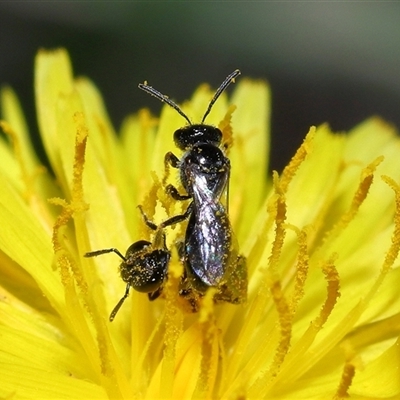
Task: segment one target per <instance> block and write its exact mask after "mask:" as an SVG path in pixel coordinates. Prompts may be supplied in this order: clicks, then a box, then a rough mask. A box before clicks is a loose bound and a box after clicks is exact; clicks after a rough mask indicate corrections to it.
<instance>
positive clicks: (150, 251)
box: [84, 229, 171, 322]
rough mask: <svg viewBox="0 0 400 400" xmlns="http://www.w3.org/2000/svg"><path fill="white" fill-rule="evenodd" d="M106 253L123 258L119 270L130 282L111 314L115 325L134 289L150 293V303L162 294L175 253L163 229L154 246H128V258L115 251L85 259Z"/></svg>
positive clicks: (144, 243)
mask: <svg viewBox="0 0 400 400" xmlns="http://www.w3.org/2000/svg"><path fill="white" fill-rule="evenodd" d="M106 253H115V254H117V255H118V256H119V257H120V258H122V260H123V261H122V262H121V264H120V267H119V268H120V274H121V278H122V280H123V281H124V282H126V290H125V294H124V295H123V297H122V298H121V299H120V301H119V302H118V303H117V305H116V306H115V307H114V309H113V310H112V312H111V314H110V322H111V321H113V320H114V318H115V316H116V314H117V312H118V311H119V309H120V308H121V306H122V304H123V303H124V301H125V300H126V299H127V298H128V296H129V289H130V288H131V287H132V288H133V289H135V290H137V291H138V292H143V293H148V297H149V299H150V300H154V299H156V298H157V297H158V296H159V295H160V294H161V292H162V289H163V283H164V282H165V280H166V279H167V272H168V263H169V259H170V257H171V253H170V252H169V250H168V249H167V246H166V243H165V234H164V232H163V231H162V230H161V229H159V230H157V231H156V233H155V236H154V240H153V243H151V242H148V241H146V240H139V241H137V242H135V243H133V244H131V245H130V246H129V247H128V250H127V251H126V254H125V256H123V255H122V254H121V253H120V251H119V250H117V249H115V248H111V249H102V250H96V251H90V252H88V253H86V254H85V255H84V256H85V257H96V256H100V255H102V254H106Z"/></svg>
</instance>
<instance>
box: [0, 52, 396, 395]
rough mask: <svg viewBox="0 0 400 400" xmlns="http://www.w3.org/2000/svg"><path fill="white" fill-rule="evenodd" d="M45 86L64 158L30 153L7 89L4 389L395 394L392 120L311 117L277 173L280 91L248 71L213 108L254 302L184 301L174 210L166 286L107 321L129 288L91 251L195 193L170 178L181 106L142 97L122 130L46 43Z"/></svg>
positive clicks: (1, 195) (195, 105) (196, 100)
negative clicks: (182, 190) (342, 126)
mask: <svg viewBox="0 0 400 400" xmlns="http://www.w3.org/2000/svg"><path fill="white" fill-rule="evenodd" d="M35 92H36V105H37V116H38V124H39V129H40V134H41V138H42V141H43V144H44V147H45V150H46V154H47V157H48V160H49V163H50V165H51V168H52V171H49V170H46V169H45V168H44V167H43V166H42V165H41V163H40V161H39V160H38V157H37V156H36V154H35V151H34V149H33V147H32V144H31V143H30V140H29V134H28V131H27V128H26V125H25V123H24V119H23V116H22V113H21V111H20V107H19V104H18V101H17V99H16V96H15V95H14V94H13V92H12V91H11V90H10V89H7V88H6V89H4V90H3V91H2V110H3V114H2V118H3V122H1V127H2V130H3V131H4V132H5V134H6V135H5V136H4V137H1V138H0V139H1V140H0V180H1V184H0V186H1V190H0V221H1V230H0V250H1V251H0V257H1V258H0V397H1V398H10V399H11V398H12V399H19V398H21V399H22V398H38V399H53V398H59V399H61V398H70V399H78V398H83V399H97V398H126V399H128V398H138V399H141V398H146V399H154V398H161V397H162V398H174V399H177V398H193V397H195V398H223V399H244V398H249V399H250V398H254V399H256V398H257V399H258V398H268V399H272V398H273V399H299V398H307V399H326V398H334V399H340V398H344V397H346V396H348V395H350V396H351V397H352V398H363V399H364V398H392V399H394V398H399V396H400V379H399V370H400V339H399V335H400V296H399V295H398V285H399V282H400V268H399V263H398V261H396V259H397V255H398V252H399V245H400V186H399V181H400V157H399V154H400V140H399V137H398V136H397V135H396V133H395V132H394V130H393V128H391V127H390V126H388V125H387V124H385V123H384V122H382V121H381V120H379V119H378V118H372V119H370V120H367V121H366V122H364V123H362V124H361V125H359V126H357V127H356V128H354V129H353V130H352V131H351V132H349V134H347V135H346V134H333V133H332V132H331V131H330V130H329V128H328V126H326V125H323V126H321V127H318V128H311V129H310V132H309V133H308V134H307V136H306V138H305V140H304V143H303V144H302V146H301V147H300V148H299V150H298V151H297V153H296V154H295V156H294V157H293V158H292V160H291V162H290V163H289V165H288V166H287V167H286V168H285V169H284V171H283V172H282V173H281V174H280V175H278V174H277V173H274V174H273V177H272V179H265V178H264V176H265V171H266V167H267V153H268V152H267V146H268V144H267V130H268V128H267V121H268V109H269V94H268V89H267V87H266V84H265V83H264V82H255V81H250V80H246V79H245V78H241V79H240V80H239V82H238V83H237V84H236V85H235V88H234V90H233V95H232V97H231V98H230V99H229V101H228V98H227V96H226V95H223V96H222V97H221V98H220V99H219V100H218V102H217V103H216V104H215V106H214V108H213V110H212V112H211V114H210V115H209V117H208V118H207V122H208V123H211V124H215V125H219V126H220V127H221V129H222V131H223V133H224V141H225V142H226V144H227V146H228V151H229V158H230V160H231V165H232V172H231V179H230V182H231V183H230V188H229V197H230V202H229V214H230V219H231V223H232V225H233V227H234V231H235V234H236V236H237V237H238V240H239V243H240V251H241V254H243V255H244V256H245V257H246V258H247V268H248V278H249V283H248V296H247V297H248V299H247V302H246V303H245V304H241V305H233V304H227V303H224V304H218V305H214V304H213V302H212V298H211V295H212V293H211V292H210V294H207V295H206V296H205V297H204V301H203V304H202V306H201V309H200V311H199V312H198V313H195V314H191V313H187V312H186V311H185V307H184V304H183V302H182V301H180V300H179V295H178V284H179V277H180V274H181V273H182V266H181V264H180V262H179V257H178V255H177V251H176V249H175V242H176V240H178V239H179V238H182V237H183V235H184V231H183V228H182V226H184V224H178V225H177V226H176V227H175V228H173V227H168V228H166V229H165V232H166V236H167V241H168V248H169V249H170V250H171V252H172V260H171V263H170V266H169V276H168V281H167V284H166V288H165V296H164V298H161V299H157V300H155V301H153V302H149V301H148V299H147V296H146V295H145V294H143V293H138V292H136V291H134V290H131V293H130V296H129V298H128V299H127V300H126V302H125V304H124V305H123V307H122V308H121V309H120V311H119V313H118V315H117V316H116V318H115V320H114V321H113V322H112V323H110V322H109V320H108V316H109V313H110V311H111V310H112V308H113V307H114V306H115V304H116V303H117V302H118V300H119V299H120V298H121V297H122V295H123V294H124V291H125V286H126V285H125V283H124V282H123V281H122V280H121V278H120V276H119V273H118V264H119V262H120V261H119V260H118V257H117V256H116V255H115V254H109V255H104V256H102V257H98V258H84V257H83V255H84V254H85V253H86V252H88V251H92V250H97V249H103V248H109V247H115V248H118V249H120V250H121V251H122V252H125V249H127V248H128V246H129V245H130V244H131V243H132V242H134V241H136V240H140V239H145V240H150V241H151V240H152V238H153V237H154V234H153V232H152V231H150V229H149V228H148V227H146V225H145V224H144V223H143V220H142V218H141V216H140V213H139V212H138V210H137V208H136V207H137V205H139V204H143V206H144V209H145V211H146V213H148V215H149V216H150V218H151V219H152V220H154V221H156V222H157V223H158V222H161V221H163V220H164V219H165V218H166V217H168V216H171V215H176V214H177V213H180V212H182V207H183V206H184V205H185V204H187V203H185V202H177V201H172V200H171V199H170V197H169V196H167V195H166V193H165V190H164V187H163V185H162V184H161V183H160V182H162V179H163V177H164V173H165V171H164V168H165V167H164V155H165V154H166V153H167V152H168V151H173V152H176V153H177V150H176V147H175V145H174V143H173V132H174V131H175V130H176V129H177V128H179V127H181V126H182V125H184V121H183V119H182V117H181V116H180V115H179V114H178V113H176V111H174V110H173V109H171V108H169V107H167V106H166V107H164V108H163V110H162V113H161V116H160V118H159V120H158V119H156V118H154V117H152V116H151V115H150V114H149V112H148V111H146V110H142V111H140V112H139V113H138V114H136V115H133V116H130V117H128V118H127V119H126V121H125V123H124V125H123V127H122V129H121V132H120V135H117V134H116V133H115V131H114V129H113V127H112V126H111V124H110V122H109V120H108V118H107V114H106V111H105V108H104V105H103V103H102V100H101V97H100V95H99V93H98V91H97V89H96V88H95V87H94V86H93V84H92V83H91V82H90V81H88V80H87V79H84V78H80V79H76V80H74V78H73V76H72V71H71V66H70V62H69V59H68V55H67V54H66V52H65V51H63V50H58V51H54V52H46V51H41V52H40V53H39V55H38V57H37V59H36V66H35ZM211 96H212V91H210V89H209V88H208V87H207V86H202V87H200V88H199V89H198V90H197V91H196V93H195V94H194V96H193V98H192V100H191V101H190V102H188V103H187V104H185V105H184V106H183V109H184V111H185V112H186V113H187V115H189V116H190V118H191V120H194V121H198V120H200V119H201V117H202V114H203V113H204V110H205V109H206V107H207V104H208V102H209V100H210V97H211ZM149 101H150V100H149ZM232 105H235V106H236V109H234V107H232ZM177 155H178V154H177ZM171 175H173V174H171ZM170 179H171V182H174V183H175V184H176V183H177V179H176V176H172V177H170ZM174 179H175V180H174ZM182 203H184V204H182Z"/></svg>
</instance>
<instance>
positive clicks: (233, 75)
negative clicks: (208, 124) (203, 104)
mask: <svg viewBox="0 0 400 400" xmlns="http://www.w3.org/2000/svg"><path fill="white" fill-rule="evenodd" d="M240 74H241V72H240V71H239V70H238V69H235V71H233V72H232V73H231V74H230V75H228V76H227V77H226V78H225V80H224V81H223V82H222V83H221V86H220V87H219V88H218V90H217V91H216V92H215V94H214V97H213V98H212V100H211V101H210V104H209V105H208V108H207V111H206V112H205V114H204V117H203V119H202V120H201V123H202V124H203V123H204V121H205V119H206V118H207V116H208V114H210V111H211V108H212V106H213V105H214V103H215V102H216V101H217V99H218V97H219V96H220V95H221V93H222V92H223V91H224V90H225V89H226V88H227V87H228V86H229V85H230V84H231V83H234V82H235V78H237V77H238V76H239V75H240Z"/></svg>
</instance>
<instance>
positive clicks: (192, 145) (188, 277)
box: [139, 70, 247, 311]
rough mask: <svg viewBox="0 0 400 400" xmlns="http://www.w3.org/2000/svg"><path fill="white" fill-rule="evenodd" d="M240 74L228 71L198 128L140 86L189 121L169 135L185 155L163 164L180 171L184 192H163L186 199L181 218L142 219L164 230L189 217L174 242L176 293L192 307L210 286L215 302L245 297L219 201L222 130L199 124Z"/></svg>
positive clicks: (241, 262) (224, 180) (223, 173)
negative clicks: (178, 274) (178, 267)
mask: <svg viewBox="0 0 400 400" xmlns="http://www.w3.org/2000/svg"><path fill="white" fill-rule="evenodd" d="M238 75H240V71H239V70H235V71H234V72H232V73H231V74H230V75H229V76H228V77H227V78H226V79H225V80H224V82H223V83H222V84H221V86H220V87H219V88H218V90H217V91H216V93H215V95H214V97H213V98H212V100H211V102H210V104H209V106H208V108H207V110H206V112H205V114H204V116H203V119H202V120H201V123H200V124H192V122H191V121H190V119H189V118H188V117H187V116H186V115H185V114H184V112H183V111H182V110H181V109H180V108H179V106H178V105H177V104H176V103H174V102H173V101H172V100H171V99H169V98H168V97H167V96H165V95H163V94H161V93H160V92H158V91H157V90H156V89H154V88H152V87H151V86H148V85H147V84H139V88H140V89H142V90H144V91H145V92H147V93H149V94H151V95H153V96H155V97H157V98H158V99H159V100H161V101H163V102H165V103H166V104H168V105H170V106H171V107H173V108H174V109H175V110H176V111H177V112H178V113H179V114H181V115H182V116H183V117H184V118H185V119H186V120H187V122H188V123H189V125H187V126H185V127H183V128H180V129H178V130H176V131H175V133H174V141H175V144H176V146H177V147H178V148H179V149H180V150H182V151H184V154H183V156H182V157H181V159H179V158H178V157H176V156H175V155H174V154H173V153H172V152H168V153H167V154H166V155H165V163H166V165H170V166H172V167H173V168H177V169H179V173H180V180H181V183H182V186H183V188H184V189H185V191H186V193H185V194H180V193H179V192H178V190H177V189H176V188H175V187H174V186H172V185H168V186H167V187H166V190H167V192H168V193H169V194H170V195H171V196H172V197H173V198H174V199H175V200H191V202H190V204H189V206H188V207H187V209H186V211H185V213H184V214H182V215H176V216H173V217H171V218H169V219H167V220H166V221H164V222H162V223H161V224H160V225H158V226H157V225H156V224H154V223H153V222H151V221H149V220H148V219H147V218H146V217H145V221H146V223H147V225H148V226H149V227H150V228H151V229H160V228H161V229H163V228H165V227H167V226H170V225H173V224H176V223H178V222H181V221H183V220H186V219H188V224H187V228H186V234H185V239H184V241H183V242H182V243H178V250H179V255H180V257H181V259H182V261H183V264H184V266H185V270H184V275H183V277H182V281H181V288H180V294H181V295H182V296H184V297H186V298H188V300H189V302H190V304H191V306H192V309H193V310H194V311H195V310H197V308H198V300H199V299H200V298H201V297H202V296H203V295H204V294H205V292H206V291H207V290H208V289H209V288H215V289H216V293H215V295H214V300H215V301H216V302H221V301H226V302H229V303H241V302H243V301H245V299H246V296H247V270H246V262H245V258H244V257H243V256H240V255H239V253H238V246H237V242H236V239H235V238H234V235H233V232H232V228H231V225H230V222H229V217H228V213H227V209H226V207H225V206H224V204H223V203H222V201H221V196H222V194H223V193H224V192H225V191H226V189H227V186H228V185H229V176H230V161H229V159H228V158H227V157H226V156H225V154H224V151H223V150H222V149H221V148H220V146H221V142H222V132H221V130H220V129H219V128H217V127H215V126H212V125H206V124H204V121H205V119H206V117H207V116H208V114H209V113H210V111H211V108H212V106H213V104H214V103H215V101H216V100H217V99H218V97H219V96H220V95H221V93H222V92H223V91H224V90H225V89H226V87H227V86H228V85H229V84H230V83H231V82H233V81H234V79H235V78H236V77H237V76H238Z"/></svg>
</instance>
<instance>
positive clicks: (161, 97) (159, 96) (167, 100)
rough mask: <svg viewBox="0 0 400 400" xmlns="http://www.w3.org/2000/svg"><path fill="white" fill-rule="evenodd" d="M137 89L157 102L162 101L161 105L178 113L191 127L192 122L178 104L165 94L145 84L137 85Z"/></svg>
mask: <svg viewBox="0 0 400 400" xmlns="http://www.w3.org/2000/svg"><path fill="white" fill-rule="evenodd" d="M138 87H139V89H142V90H143V91H145V92H146V93H149V94H150V95H152V96H154V97H156V98H157V99H158V100H160V101H162V102H163V103H166V104H168V105H169V106H170V107H172V108H173V109H174V110H176V111H178V113H179V114H180V115H182V117H183V118H185V119H186V121H187V122H188V123H189V125H192V122H191V121H190V119H189V118H188V117H187V115H186V114H185V113H184V112H183V111H182V109H181V108H180V107H179V106H178V104H176V103H175V102H174V101H172V100H171V99H170V98H169V97H168V96H166V95H165V94H162V93H160V92H159V91H158V90H156V89H154V88H153V87H151V86H149V85H148V84H147V82H145V83H139V85H138Z"/></svg>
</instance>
